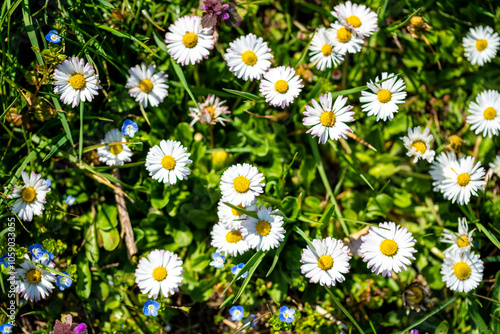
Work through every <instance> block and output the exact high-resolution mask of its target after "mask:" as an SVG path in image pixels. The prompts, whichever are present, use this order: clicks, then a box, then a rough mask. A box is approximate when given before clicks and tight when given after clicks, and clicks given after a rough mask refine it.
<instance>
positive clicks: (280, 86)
mask: <svg viewBox="0 0 500 334" xmlns="http://www.w3.org/2000/svg"><path fill="white" fill-rule="evenodd" d="M274 89H276V91H277V92H278V93H281V94H285V93H286V92H287V91H288V83H287V82H286V81H285V80H281V79H280V80H278V81H276V83H275V84H274Z"/></svg>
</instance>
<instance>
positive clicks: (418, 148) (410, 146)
mask: <svg viewBox="0 0 500 334" xmlns="http://www.w3.org/2000/svg"><path fill="white" fill-rule="evenodd" d="M429 132H430V129H429V128H425V130H424V133H422V132H421V130H420V126H417V127H416V128H414V129H413V130H412V129H411V128H409V129H408V137H406V136H405V137H401V138H400V139H402V140H403V142H404V145H405V147H406V149H407V150H408V152H406V155H407V156H409V157H415V159H413V162H414V163H415V162H417V161H418V159H419V158H422V159H426V160H427V161H428V162H432V161H433V160H434V155H435V154H436V152H434V151H433V150H431V149H430V147H431V141H432V139H433V138H434V137H433V136H432V135H431V134H430V133H429Z"/></svg>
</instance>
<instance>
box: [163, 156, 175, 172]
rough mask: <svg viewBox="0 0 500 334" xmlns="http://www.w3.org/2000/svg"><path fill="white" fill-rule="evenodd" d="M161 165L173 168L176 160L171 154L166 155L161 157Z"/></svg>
mask: <svg viewBox="0 0 500 334" xmlns="http://www.w3.org/2000/svg"><path fill="white" fill-rule="evenodd" d="M161 165H162V166H163V168H165V169H166V170H172V169H174V168H175V165H176V162H175V159H174V157H173V156H171V155H166V156H164V157H163V158H162V159H161Z"/></svg>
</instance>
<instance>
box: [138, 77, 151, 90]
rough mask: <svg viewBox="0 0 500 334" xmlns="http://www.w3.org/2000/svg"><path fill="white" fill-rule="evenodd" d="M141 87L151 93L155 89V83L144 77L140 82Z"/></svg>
mask: <svg viewBox="0 0 500 334" xmlns="http://www.w3.org/2000/svg"><path fill="white" fill-rule="evenodd" d="M139 88H140V89H141V90H142V91H143V92H144V93H149V92H150V91H152V90H153V83H152V82H151V80H149V79H143V80H141V82H139Z"/></svg>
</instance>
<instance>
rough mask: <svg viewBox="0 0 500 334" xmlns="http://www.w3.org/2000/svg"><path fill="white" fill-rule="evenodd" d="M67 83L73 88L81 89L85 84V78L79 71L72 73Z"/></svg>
mask: <svg viewBox="0 0 500 334" xmlns="http://www.w3.org/2000/svg"><path fill="white" fill-rule="evenodd" d="M69 84H70V85H71V87H73V88H74V89H82V88H83V87H84V86H85V78H84V77H83V75H81V74H79V73H77V74H73V75H72V76H71V78H69Z"/></svg>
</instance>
